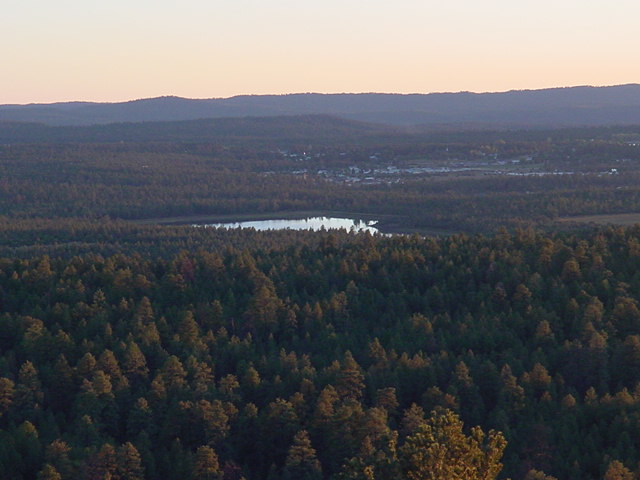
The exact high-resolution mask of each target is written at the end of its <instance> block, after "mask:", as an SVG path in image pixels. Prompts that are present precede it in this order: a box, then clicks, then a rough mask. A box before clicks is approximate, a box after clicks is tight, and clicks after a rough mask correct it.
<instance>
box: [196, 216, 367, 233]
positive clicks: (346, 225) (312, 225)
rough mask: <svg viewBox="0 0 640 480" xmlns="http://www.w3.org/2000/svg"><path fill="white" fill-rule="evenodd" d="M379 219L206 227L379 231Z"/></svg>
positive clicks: (252, 222)
mask: <svg viewBox="0 0 640 480" xmlns="http://www.w3.org/2000/svg"><path fill="white" fill-rule="evenodd" d="M376 223H378V222H377V220H370V221H364V220H355V219H351V218H335V217H311V218H300V219H293V220H287V219H280V220H255V221H251V222H236V223H208V224H206V225H204V226H205V227H216V228H255V229H256V230H284V229H287V228H288V229H290V230H320V229H322V228H323V227H324V229H325V230H329V229H331V228H341V229H344V230H347V231H351V230H354V231H356V232H364V231H367V232H370V233H377V232H378V229H377V228H376V227H375V226H374V225H375V224H376Z"/></svg>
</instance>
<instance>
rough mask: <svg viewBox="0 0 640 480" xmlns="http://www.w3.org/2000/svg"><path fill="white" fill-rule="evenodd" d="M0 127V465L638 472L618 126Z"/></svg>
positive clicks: (64, 471) (629, 192) (133, 470)
mask: <svg viewBox="0 0 640 480" xmlns="http://www.w3.org/2000/svg"><path fill="white" fill-rule="evenodd" d="M16 125H17V127H16ZM11 129H14V130H11ZM34 132H35V133H34ZM38 132H40V133H42V135H43V137H42V138H41V139H40V140H38V135H39V134H40V133H38ZM314 132H315V134H314ZM122 134H126V135H127V136H126V137H125V139H118V136H120V135H122ZM0 135H4V136H5V137H3V138H4V140H3V142H4V143H3V145H1V146H0V212H2V215H1V216H0V478H11V479H15V480H76V479H81V480H94V479H95V480H104V479H107V478H109V479H111V480H142V479H146V480H165V479H168V480H189V479H194V480H195V479H201V478H204V479H216V480H221V479H225V480H240V479H241V478H244V479H246V480H275V479H286V480H293V479H313V480H321V479H326V480H356V479H362V480H365V479H367V480H372V479H378V480H386V479H394V480H395V479H400V480H419V479H434V480H441V479H447V480H449V479H465V480H475V479H483V480H492V479H494V478H499V479H506V478H511V479H512V480H537V479H538V480H545V479H546V480H551V479H554V478H555V479H559V480H565V479H567V480H569V479H571V480H573V479H576V480H577V479H581V480H582V479H594V480H595V479H605V480H613V479H625V480H626V479H632V478H634V475H635V476H636V477H637V476H638V475H640V440H639V437H638V435H637V431H638V428H639V427H640V309H639V306H638V300H639V298H640V273H639V272H640V228H638V227H633V226H632V227H626V228H622V227H620V228H618V227H599V228H594V227H585V226H584V225H582V226H581V225H579V224H578V223H575V222H574V223H571V222H570V221H568V220H567V218H569V220H570V219H571V218H575V216H577V215H591V216H596V217H598V216H605V217H606V216H610V218H613V217H614V216H615V215H617V214H627V215H634V214H636V213H638V212H640V187H638V185H640V183H639V182H638V180H639V179H640V168H638V162H639V161H640V148H639V145H640V129H638V128H637V127H625V128H621V127H615V128H613V127H612V128H581V129H564V130H554V131H551V130H550V131H474V132H463V133H461V132H454V131H450V132H444V131H441V132H437V133H434V132H432V133H428V134H427V133H424V132H420V131H414V132H412V133H408V132H407V131H404V132H401V131H396V130H387V129H380V127H374V126H370V125H369V126H367V125H363V124H358V123H356V122H350V121H343V120H340V121H336V120H335V119H332V118H330V117H304V118H296V119H291V118H284V117H282V118H278V119H275V120H265V119H251V120H237V119H235V120H224V121H202V122H187V123H184V124H179V123H176V124H170V125H161V124H140V125H139V126H137V127H135V128H134V127H133V126H132V125H111V126H105V127H104V128H101V127H100V128H99V127H86V128H85V127H78V129H75V127H73V128H71V127H69V128H67V127H64V128H62V127H61V128H60V129H57V127H56V128H54V127H43V126H34V125H20V124H11V125H10V129H9V130H4V131H2V132H0ZM20 135H23V137H20ZM198 138H199V140H198ZM11 139H12V140H11ZM74 140H75V141H74ZM310 211H313V212H324V213H328V214H333V213H336V212H342V213H345V214H349V215H352V216H358V215H361V216H365V217H367V218H376V219H379V220H380V221H379V225H380V228H381V229H382V231H383V232H384V231H385V228H386V231H387V232H398V231H400V232H405V233H406V232H412V231H413V232H419V233H425V232H427V233H428V232H432V231H436V232H438V233H440V236H438V237H425V236H422V235H420V234H417V233H416V234H412V235H409V234H403V235H380V234H376V235H371V234H368V233H359V234H356V233H348V232H346V231H333V230H332V231H320V232H310V231H286V230H285V231H270V232H265V231H254V230H243V229H232V230H225V229H218V228H204V227H199V226H194V225H192V223H193V222H194V220H193V219H194V218H205V219H206V218H238V217H258V218H259V217H261V216H277V215H285V216H295V215H302V214H303V212H310ZM560 220H562V223H560ZM167 222H170V223H172V224H171V225H169V224H164V223H167ZM505 227H506V228H505Z"/></svg>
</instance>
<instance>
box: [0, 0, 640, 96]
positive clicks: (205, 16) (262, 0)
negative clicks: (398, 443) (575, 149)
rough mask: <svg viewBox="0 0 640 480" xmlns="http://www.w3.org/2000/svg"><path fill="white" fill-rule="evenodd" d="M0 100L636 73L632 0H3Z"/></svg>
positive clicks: (495, 82) (501, 85) (511, 81)
mask: <svg viewBox="0 0 640 480" xmlns="http://www.w3.org/2000/svg"><path fill="white" fill-rule="evenodd" d="M0 12H1V16H0V62H2V63H1V64H2V68H1V69H0V104H6V103H31V102H53V101H67V100H93V101H121V100H130V99H135V98H146V97H155V96H160V95H179V96H183V97H192V98H211V97H228V96H233V95H238V94H254V93H255V94H260V93H293V92H398V93H409V92H419V93H428V92H442V91H461V90H470V91H476V92H480V91H503V90H511V89H524V88H544V87H552V86H570V85H614V84H621V83H639V82H640V61H639V60H640V53H639V47H640V35H638V22H639V21H640V2H638V1H637V0H608V1H604V0H535V1H533V0H531V1H530V0H519V1H518V0H484V1H483V0H442V1H437V2H436V1H432V0H367V1H364V0H314V1H308V0H272V1H268V0H206V1H205V0H202V1H201V0H180V1H177V0H153V1H151V0H126V1H125V0H108V1H96V0H82V1H80V0H3V1H2V10H0Z"/></svg>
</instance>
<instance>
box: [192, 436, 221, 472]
mask: <svg viewBox="0 0 640 480" xmlns="http://www.w3.org/2000/svg"><path fill="white" fill-rule="evenodd" d="M193 473H194V475H195V478H197V479H202V480H216V479H218V478H220V477H221V476H222V472H221V470H220V463H219V461H218V455H217V454H216V452H215V450H214V449H213V448H211V447H209V446H207V445H204V446H202V447H199V448H198V450H197V451H196V461H195V467H194V472H193Z"/></svg>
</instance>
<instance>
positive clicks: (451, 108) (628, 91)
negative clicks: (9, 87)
mask: <svg viewBox="0 0 640 480" xmlns="http://www.w3.org/2000/svg"><path fill="white" fill-rule="evenodd" d="M316 114H322V115H332V116H336V117H341V118H346V119H351V120H358V121H365V122H373V123H383V124H391V125H424V126H429V125H451V126H455V125H459V124H466V125H469V124H474V125H487V126H496V127H509V126H514V127H518V128H526V127H561V126H596V125H629V124H640V85H639V84H629V85H618V86H612V87H589V86H583V87H564V88H550V89H543V90H514V91H509V92H501V93H470V92H459V93H431V94H382V93H359V94H352V93H343V94H319V93H299V94H289V95H242V96H236V97H231V98H220V99H215V98H214V99H200V100H199V99H187V98H180V97H171V96H169V97H158V98H150V99H142V100H133V101H129V102H121V103H92V102H67V103H52V104H30V105H0V121H3V120H4V121H10V122H35V123H43V124H46V125H57V126H63V125H100V124H109V123H121V122H151V121H152V122H163V121H182V120H197V119H207V118H225V117H270V116H286V115H316Z"/></svg>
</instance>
